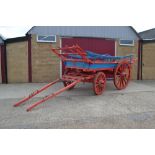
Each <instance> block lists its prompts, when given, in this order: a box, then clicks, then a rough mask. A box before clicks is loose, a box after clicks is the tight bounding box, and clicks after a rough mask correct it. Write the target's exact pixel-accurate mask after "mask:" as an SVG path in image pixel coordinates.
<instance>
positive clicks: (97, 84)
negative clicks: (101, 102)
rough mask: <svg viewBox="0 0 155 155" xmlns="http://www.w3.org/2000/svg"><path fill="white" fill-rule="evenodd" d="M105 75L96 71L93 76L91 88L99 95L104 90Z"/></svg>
mask: <svg viewBox="0 0 155 155" xmlns="http://www.w3.org/2000/svg"><path fill="white" fill-rule="evenodd" d="M105 86H106V76H105V74H104V73H103V72H98V73H97V74H96V76H95V78H94V83H93V89H94V93H95V94H96V95H101V94H102V93H103V91H104V90H105Z"/></svg>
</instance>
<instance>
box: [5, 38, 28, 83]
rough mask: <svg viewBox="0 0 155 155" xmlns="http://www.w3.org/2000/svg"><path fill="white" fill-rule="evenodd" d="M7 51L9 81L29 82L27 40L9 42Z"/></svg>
mask: <svg viewBox="0 0 155 155" xmlns="http://www.w3.org/2000/svg"><path fill="white" fill-rule="evenodd" d="M6 53H7V74H8V83H20V82H28V43H27V41H23V42H16V43H8V44H7V46H6Z"/></svg>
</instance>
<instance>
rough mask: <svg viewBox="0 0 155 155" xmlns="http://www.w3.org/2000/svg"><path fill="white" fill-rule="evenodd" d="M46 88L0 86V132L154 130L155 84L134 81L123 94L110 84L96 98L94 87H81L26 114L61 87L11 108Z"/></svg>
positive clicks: (153, 82)
mask: <svg viewBox="0 0 155 155" xmlns="http://www.w3.org/2000/svg"><path fill="white" fill-rule="evenodd" d="M43 85H44V84H43V83H42V84H7V85H2V84H1V85H0V128H13V129H14V128H17V129H19V128H22V129H27V128H30V129H31V128H41V129H43V128H110V129H111V128H116V129H117V128H155V81H133V82H131V83H130V84H129V86H128V87H127V88H126V89H125V90H121V91H118V90H116V89H115V87H114V86H113V83H112V82H108V83H107V88H106V91H105V93H104V94H103V95H101V96H95V95H94V94H93V91H92V85H91V84H80V85H78V86H76V88H75V89H73V90H71V91H66V92H65V93H63V94H61V95H59V96H58V97H56V98H55V99H53V100H49V101H47V102H45V103H43V104H42V105H39V106H38V107H36V108H35V109H33V110H32V111H31V112H26V111H25V110H26V108H27V107H28V106H29V105H30V104H31V103H33V102H34V101H37V100H39V99H41V98H42V97H43V96H46V95H48V94H50V93H51V92H53V91H55V90H57V89H59V88H61V87H62V86H63V85H62V84H61V83H58V84H57V85H56V86H54V87H53V88H50V89H48V90H47V91H46V92H44V93H42V94H40V95H38V97H36V98H34V99H31V100H30V101H28V102H27V103H26V104H24V105H22V106H20V107H17V108H14V107H12V105H13V104H14V103H15V102H17V101H18V100H19V99H21V98H22V97H24V96H26V95H27V94H29V93H31V92H32V91H34V90H35V89H38V88H40V87H41V86H43Z"/></svg>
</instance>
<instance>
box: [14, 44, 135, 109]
mask: <svg viewBox="0 0 155 155" xmlns="http://www.w3.org/2000/svg"><path fill="white" fill-rule="evenodd" d="M52 52H54V53H55V54H56V55H57V56H58V57H59V58H60V59H61V60H62V62H63V63H64V65H65V71H64V74H63V76H62V78H61V79H57V80H56V81H54V82H51V83H49V84H47V85H45V86H44V87H43V88H41V89H39V90H37V91H35V92H33V93H32V94H30V95H29V96H28V97H26V98H24V99H22V100H21V101H19V102H18V103H16V104H15V105H14V106H15V107H16V106H19V105H21V104H22V103H24V102H25V101H27V100H29V99H30V98H32V97H34V96H35V95H37V94H39V93H40V92H42V91H44V90H45V89H47V88H49V87H50V86H52V85H53V84H55V83H57V82H59V81H62V82H63V83H64V88H62V89H60V90H59V91H57V92H55V93H52V94H51V95H48V96H46V97H44V98H43V99H41V100H39V101H38V102H36V103H34V104H33V105H32V106H30V107H29V108H28V109H27V111H30V110H31V109H32V108H34V107H36V106H37V105H39V104H41V103H43V102H45V101H47V100H48V99H51V98H54V97H55V96H57V95H58V94H60V93H62V92H64V91H65V90H67V89H73V88H74V87H75V86H76V84H78V83H80V82H91V83H93V91H94V93H95V94H96V95H101V94H102V93H103V92H104V90H105V87H106V79H107V76H110V77H112V78H113V81H114V85H115V87H116V88H117V89H118V90H121V89H124V88H126V87H127V85H128V83H129V81H130V78H131V66H132V64H133V63H134V61H135V59H134V58H133V55H128V56H110V55H107V54H104V55H101V54H96V53H94V52H91V51H84V50H83V49H82V48H80V47H79V46H78V45H74V46H72V47H68V46H66V47H63V48H52Z"/></svg>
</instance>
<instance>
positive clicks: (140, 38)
mask: <svg viewBox="0 0 155 155" xmlns="http://www.w3.org/2000/svg"><path fill="white" fill-rule="evenodd" d="M129 27H130V28H131V29H132V30H133V32H134V33H135V34H136V35H137V37H138V38H139V40H143V39H142V37H141V36H140V35H139V33H138V32H137V31H136V30H135V29H134V28H133V27H132V26H129Z"/></svg>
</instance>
